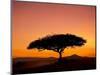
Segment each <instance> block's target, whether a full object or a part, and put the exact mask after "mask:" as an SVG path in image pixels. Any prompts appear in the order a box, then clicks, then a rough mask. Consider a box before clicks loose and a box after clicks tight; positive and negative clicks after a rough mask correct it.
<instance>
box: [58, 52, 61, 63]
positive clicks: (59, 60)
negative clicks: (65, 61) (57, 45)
mask: <svg viewBox="0 0 100 75" xmlns="http://www.w3.org/2000/svg"><path fill="white" fill-rule="evenodd" d="M58 62H59V63H60V62H62V53H61V52H59V59H58Z"/></svg>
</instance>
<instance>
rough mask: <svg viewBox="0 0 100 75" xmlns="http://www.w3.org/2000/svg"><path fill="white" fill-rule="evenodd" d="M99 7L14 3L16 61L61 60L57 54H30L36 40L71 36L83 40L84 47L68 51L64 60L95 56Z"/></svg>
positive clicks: (47, 52) (13, 28)
mask: <svg viewBox="0 0 100 75" xmlns="http://www.w3.org/2000/svg"><path fill="white" fill-rule="evenodd" d="M95 9H96V8H95V6H78V5H67V4H47V3H34V2H13V8H12V55H13V57H58V54H57V53H56V52H53V51H49V50H48V51H47V50H46V51H41V52H39V51H37V50H27V49H26V48H27V46H28V45H29V43H30V42H31V41H33V40H36V39H38V38H41V37H43V36H46V35H48V34H51V35H52V34H66V33H71V34H75V35H77V36H80V37H83V38H84V39H86V40H87V43H86V44H85V45H84V46H83V47H76V48H68V49H65V51H64V53H63V56H69V55H72V54H78V55H80V56H89V57H94V56H95Z"/></svg>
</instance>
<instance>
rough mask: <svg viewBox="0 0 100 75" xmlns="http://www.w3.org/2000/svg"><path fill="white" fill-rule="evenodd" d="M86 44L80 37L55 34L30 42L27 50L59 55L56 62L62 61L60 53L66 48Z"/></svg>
mask: <svg viewBox="0 0 100 75" xmlns="http://www.w3.org/2000/svg"><path fill="white" fill-rule="evenodd" d="M85 43H86V40H84V39H83V38H81V37H78V36H76V35H72V34H58V35H57V34H56V35H48V36H46V37H43V38H41V39H38V40H35V41H32V42H31V43H30V44H29V46H28V47H27V48H28V49H32V48H37V49H39V50H45V49H47V50H53V51H55V52H58V53H59V59H58V61H59V62H61V61H62V52H63V51H64V49H65V48H67V47H74V46H82V45H84V44H85Z"/></svg>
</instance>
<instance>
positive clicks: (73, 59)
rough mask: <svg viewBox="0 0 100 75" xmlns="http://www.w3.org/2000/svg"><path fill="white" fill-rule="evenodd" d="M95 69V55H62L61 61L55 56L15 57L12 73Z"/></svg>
mask: <svg viewBox="0 0 100 75" xmlns="http://www.w3.org/2000/svg"><path fill="white" fill-rule="evenodd" d="M88 69H96V58H95V57H91V58H90V57H81V56H78V55H72V56H68V57H63V62H62V63H60V64H59V63H57V58H54V57H50V58H35V57H34V58H15V59H13V74H25V73H42V72H57V71H72V70H88Z"/></svg>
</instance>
